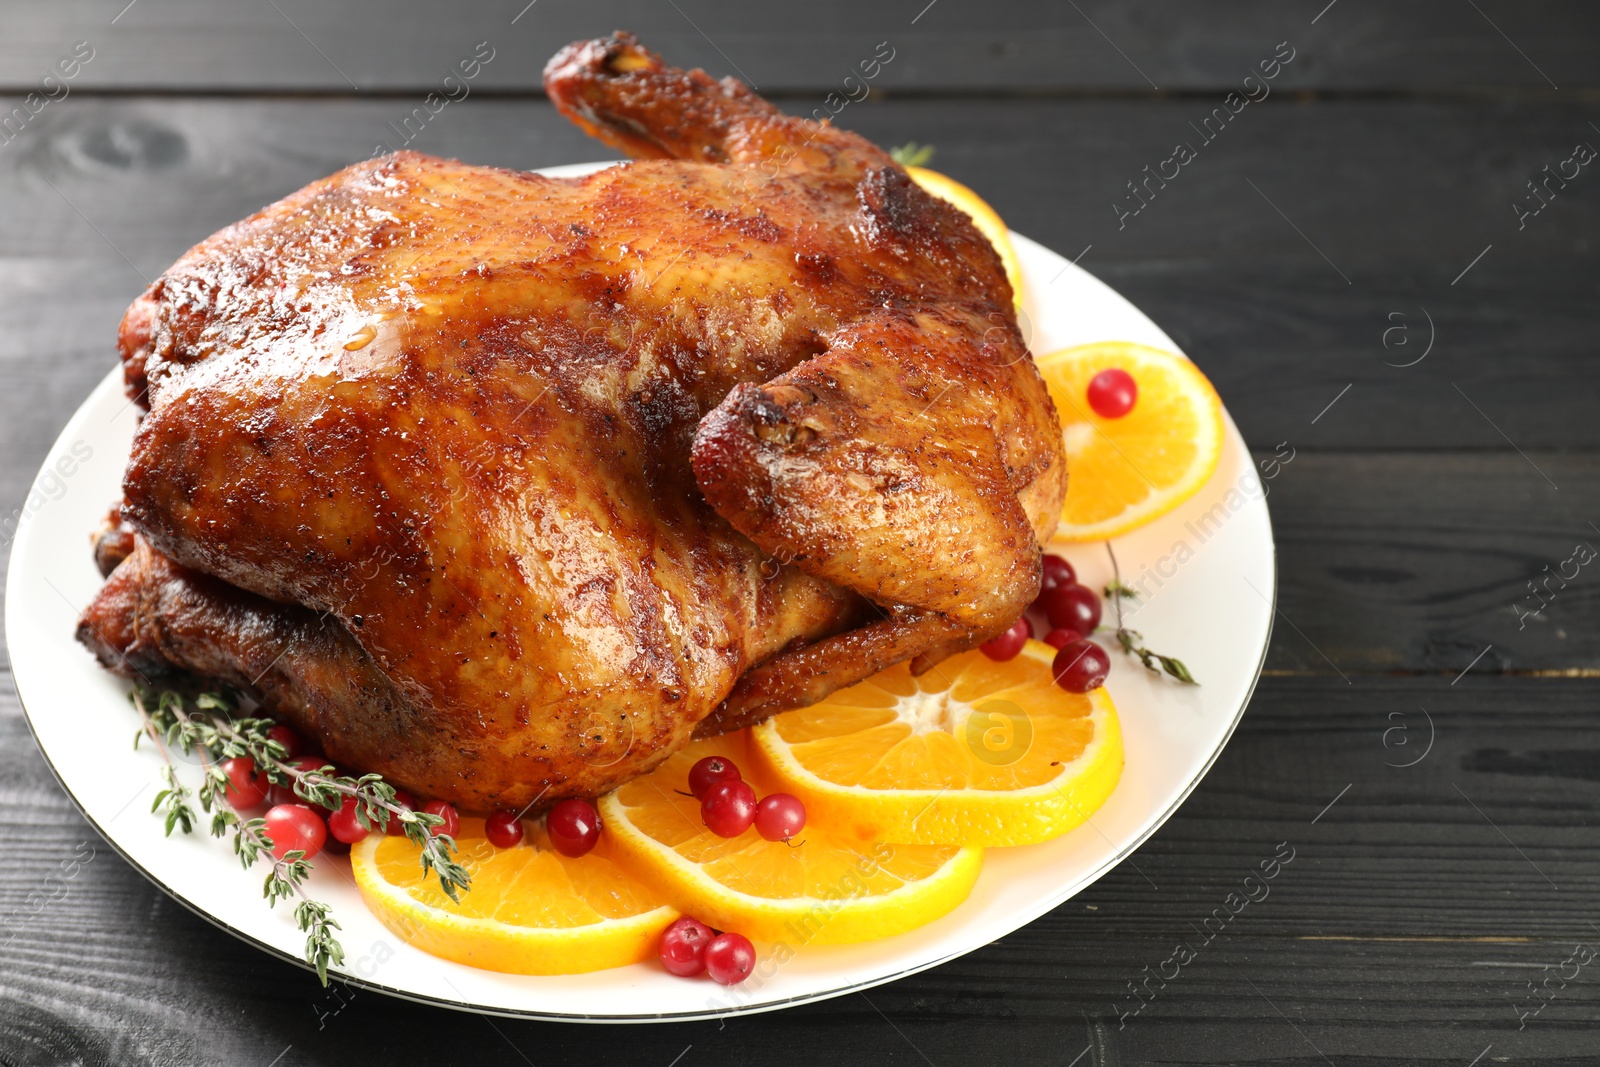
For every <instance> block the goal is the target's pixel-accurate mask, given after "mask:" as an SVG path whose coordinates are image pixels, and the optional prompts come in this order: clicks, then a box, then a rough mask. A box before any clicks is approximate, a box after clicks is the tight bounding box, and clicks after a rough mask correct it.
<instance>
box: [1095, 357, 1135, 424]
mask: <svg viewBox="0 0 1600 1067" xmlns="http://www.w3.org/2000/svg"><path fill="white" fill-rule="evenodd" d="M1138 399H1139V383H1138V382H1136V381H1134V380H1133V375H1131V374H1129V373H1128V372H1127V371H1125V370H1123V369H1122V368H1121V367H1112V368H1110V369H1109V370H1103V371H1101V372H1100V373H1099V374H1096V375H1095V376H1094V377H1093V378H1091V379H1089V406H1090V407H1091V408H1093V409H1094V413H1095V414H1096V415H1099V416H1100V417H1101V418H1102V419H1120V418H1122V416H1124V415H1126V414H1127V413H1128V412H1130V411H1132V410H1133V405H1134V403H1135V402H1136V401H1137V400H1138Z"/></svg>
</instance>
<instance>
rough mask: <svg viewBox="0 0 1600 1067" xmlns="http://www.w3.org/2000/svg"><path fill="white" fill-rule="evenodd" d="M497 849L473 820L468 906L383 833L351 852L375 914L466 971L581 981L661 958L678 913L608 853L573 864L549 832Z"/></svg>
mask: <svg viewBox="0 0 1600 1067" xmlns="http://www.w3.org/2000/svg"><path fill="white" fill-rule="evenodd" d="M527 827H528V830H529V834H528V838H527V839H526V840H524V842H523V843H522V844H520V845H517V846H515V847H512V848H496V847H495V846H494V845H492V844H490V843H489V842H488V840H486V839H485V838H484V836H483V820H482V819H469V818H463V819H462V820H461V834H460V836H458V837H457V838H456V841H457V844H458V845H459V846H460V851H459V853H458V855H457V857H456V859H457V861H458V862H459V863H460V864H461V865H462V866H464V867H466V868H467V870H468V871H469V872H471V874H472V888H471V889H470V890H468V891H466V892H463V893H462V894H461V901H460V903H456V902H454V901H452V900H451V899H450V898H449V897H447V896H445V894H444V892H443V891H442V890H440V888H439V880H438V878H436V877H434V876H433V875H431V874H424V873H423V872H422V868H421V865H420V864H419V863H418V858H417V846H416V845H414V844H412V843H411V842H410V841H409V840H407V839H406V838H404V837H390V836H388V835H386V834H381V833H374V834H372V835H371V836H369V837H368V838H367V839H366V840H365V841H362V842H361V843H360V844H358V845H356V846H355V847H354V848H352V849H351V850H350V865H351V867H352V869H353V870H354V871H355V876H356V885H357V886H358V887H359V888H360V890H361V897H362V899H363V900H365V901H366V903H367V907H368V908H370V909H372V913H373V914H374V915H376V916H377V917H378V919H379V921H380V922H382V923H383V925H384V926H386V927H388V928H389V929H390V930H391V931H392V932H393V933H394V934H395V935H396V936H398V937H400V938H401V939H402V940H404V941H407V942H409V943H411V944H413V945H415V946H416V947H418V948H420V949H422V950H423V951H424V952H430V953H432V954H433V955H435V956H442V957H443V958H445V959H447V960H454V961H455V962H457V963H465V964H470V965H471V966H473V967H483V968H486V969H488V970H491V971H506V972H509V973H511V974H579V973H582V972H584V971H598V970H603V969H605V968H607V967H621V966H623V965H625V964H629V963H638V962H640V961H642V960H646V959H651V958H653V957H654V956H655V955H656V952H657V947H658V944H659V942H660V938H661V931H663V930H665V929H666V928H667V926H668V925H670V924H671V923H672V921H673V920H674V919H676V918H677V917H678V913H677V912H676V911H674V910H673V909H672V908H670V907H668V906H667V905H666V903H665V902H664V901H663V900H662V899H661V898H660V897H659V896H658V895H656V894H655V893H653V892H652V891H651V890H649V889H648V888H646V887H645V886H644V885H642V884H641V883H640V882H638V881H637V880H635V879H634V878H633V877H632V876H630V875H629V874H628V872H627V870H625V869H624V868H623V867H622V866H621V865H620V864H619V863H618V862H617V861H616V858H615V857H614V856H613V855H612V853H611V850H610V849H609V848H608V847H607V842H606V840H605V835H604V834H602V835H601V838H600V843H599V844H598V845H596V846H595V848H594V851H592V852H590V853H589V854H588V855H586V856H582V857H580V858H578V859H569V858H568V857H566V856H563V855H561V854H560V853H559V852H556V851H555V850H554V849H553V848H551V847H550V839H549V838H548V837H547V836H546V835H545V833H544V826H543V824H542V823H540V824H538V825H537V827H536V826H535V824H534V823H533V822H531V821H530V822H529V823H527Z"/></svg>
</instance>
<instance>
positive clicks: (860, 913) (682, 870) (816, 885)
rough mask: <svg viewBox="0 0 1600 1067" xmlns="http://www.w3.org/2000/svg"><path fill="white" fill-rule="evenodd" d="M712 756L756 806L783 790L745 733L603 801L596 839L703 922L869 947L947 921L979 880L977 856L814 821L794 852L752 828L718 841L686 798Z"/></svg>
mask: <svg viewBox="0 0 1600 1067" xmlns="http://www.w3.org/2000/svg"><path fill="white" fill-rule="evenodd" d="M711 755H723V756H728V757H729V758H730V759H732V760H733V761H734V763H735V764H736V765H737V766H738V767H739V768H740V769H741V770H742V772H743V774H744V778H745V780H746V781H748V782H750V784H751V785H752V786H754V787H755V790H756V793H757V795H758V796H766V795H767V794H768V793H772V792H777V791H779V789H778V786H777V785H776V783H774V782H772V781H771V780H770V779H767V778H765V777H764V776H763V775H762V774H761V773H760V772H759V771H758V770H757V768H756V767H755V766H754V764H753V763H752V761H751V759H750V754H749V752H748V751H747V749H746V745H745V732H743V731H741V732H740V733H737V734H729V735H725V736H723V737H715V738H710V739H708V740H704V741H696V742H694V743H693V744H691V745H690V746H689V747H687V748H685V749H681V750H680V751H678V752H676V753H674V754H673V755H672V756H671V757H669V758H668V760H667V761H666V762H665V763H663V764H662V765H661V766H660V767H659V768H657V769H656V770H655V771H653V772H652V773H650V774H648V775H645V776H644V777H642V778H636V779H634V780H633V781H631V782H629V783H627V784H626V785H623V786H621V787H620V788H618V789H617V790H616V791H615V792H612V793H609V794H607V795H606V796H604V797H602V798H601V799H600V819H601V823H602V825H603V826H604V830H603V836H605V837H609V838H610V839H611V842H612V844H613V846H614V847H615V848H616V850H617V853H618V855H621V856H625V857H626V858H627V860H628V862H629V865H630V867H631V869H632V870H633V872H634V874H635V876H636V877H638V878H639V879H640V880H641V881H643V882H645V883H646V884H648V885H650V886H651V887H652V888H653V889H655V890H656V891H657V892H659V893H660V894H661V895H662V896H664V897H665V898H666V899H668V900H670V901H671V902H672V903H673V905H674V906H676V907H677V908H678V909H679V910H681V911H683V912H684V913H685V914H688V915H693V916H694V917H695V918H697V919H699V920H700V921H701V922H704V923H707V924H709V925H710V926H713V927H715V928H717V929H719V930H737V931H739V932H740V933H742V934H744V935H745V936H746V937H750V938H754V939H755V940H758V941H776V942H785V943H787V944H789V945H791V946H794V945H799V944H803V943H808V942H809V943H815V944H842V943H847V942H856V941H874V940H877V939H878V938H881V937H888V936H890V935H892V934H898V933H902V932H904V931H906V930H910V929H912V928H914V927H917V926H921V925H922V924H924V923H926V922H930V921H931V920H933V919H937V918H938V917H939V916H941V915H944V914H945V913H947V912H949V911H950V910H951V909H952V908H954V907H955V906H956V905H957V904H960V903H961V902H962V901H963V900H965V899H966V898H967V894H968V893H969V892H971V890H972V883H973V882H975V881H976V880H977V878H978V870H979V868H980V867H981V866H982V863H983V851H982V850H981V849H977V848H971V847H959V846H935V845H904V844H895V843H893V842H892V841H885V840H882V839H880V840H877V841H863V840H860V839H859V838H855V837H846V836H844V835H841V834H840V833H839V832H838V829H837V827H836V826H834V825H833V820H832V818H830V817H826V816H823V815H821V814H820V813H818V812H808V814H807V822H806V827H805V829H804V830H803V831H801V833H800V835H799V836H798V837H797V838H796V839H795V841H794V843H792V844H784V843H783V842H781V841H779V842H773V841H766V840H763V839H762V838H761V836H760V835H759V834H757V833H756V831H755V830H754V829H753V828H752V829H749V830H746V831H745V832H744V833H743V834H741V835H740V836H738V837H735V838H721V837H718V836H716V835H715V834H713V833H712V832H711V831H710V830H707V829H706V828H705V825H704V824H703V823H702V822H701V820H700V802H699V801H697V800H695V799H694V798H693V797H691V796H688V795H687V792H688V776H689V768H690V767H692V766H694V764H695V761H697V760H699V759H701V758H702V757H704V756H711ZM680 790H681V791H682V792H680Z"/></svg>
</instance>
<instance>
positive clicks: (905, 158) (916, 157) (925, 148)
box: [889, 141, 933, 167]
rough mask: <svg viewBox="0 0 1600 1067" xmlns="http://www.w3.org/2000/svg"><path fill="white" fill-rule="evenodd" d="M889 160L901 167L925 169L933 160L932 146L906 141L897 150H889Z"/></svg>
mask: <svg viewBox="0 0 1600 1067" xmlns="http://www.w3.org/2000/svg"><path fill="white" fill-rule="evenodd" d="M889 158H890V159H892V160H894V161H895V162H896V163H898V164H900V165H901V166H902V167H926V166H927V165H928V163H929V162H930V161H932V159H933V145H931V144H918V143H917V142H915V141H907V142H906V143H905V144H903V145H900V146H899V147H897V148H891V149H889Z"/></svg>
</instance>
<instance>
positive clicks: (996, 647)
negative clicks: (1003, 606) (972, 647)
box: [978, 617, 1033, 663]
mask: <svg viewBox="0 0 1600 1067" xmlns="http://www.w3.org/2000/svg"><path fill="white" fill-rule="evenodd" d="M1032 636H1033V624H1032V623H1030V622H1029V621H1028V620H1027V618H1026V617H1024V618H1021V619H1018V620H1017V621H1016V622H1014V623H1012V624H1011V627H1010V628H1009V629H1007V630H1005V631H1004V632H1002V633H1001V634H1000V635H999V636H997V637H991V638H990V639H989V640H987V641H985V642H984V643H983V644H981V645H979V646H978V649H979V651H981V652H982V653H983V654H984V655H985V656H988V657H989V658H990V659H992V660H999V661H1000V662H1002V663H1003V662H1005V661H1006V660H1008V659H1016V658H1017V655H1018V653H1020V652H1021V651H1022V647H1023V646H1024V645H1026V644H1027V643H1028V638H1030V637H1032Z"/></svg>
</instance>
